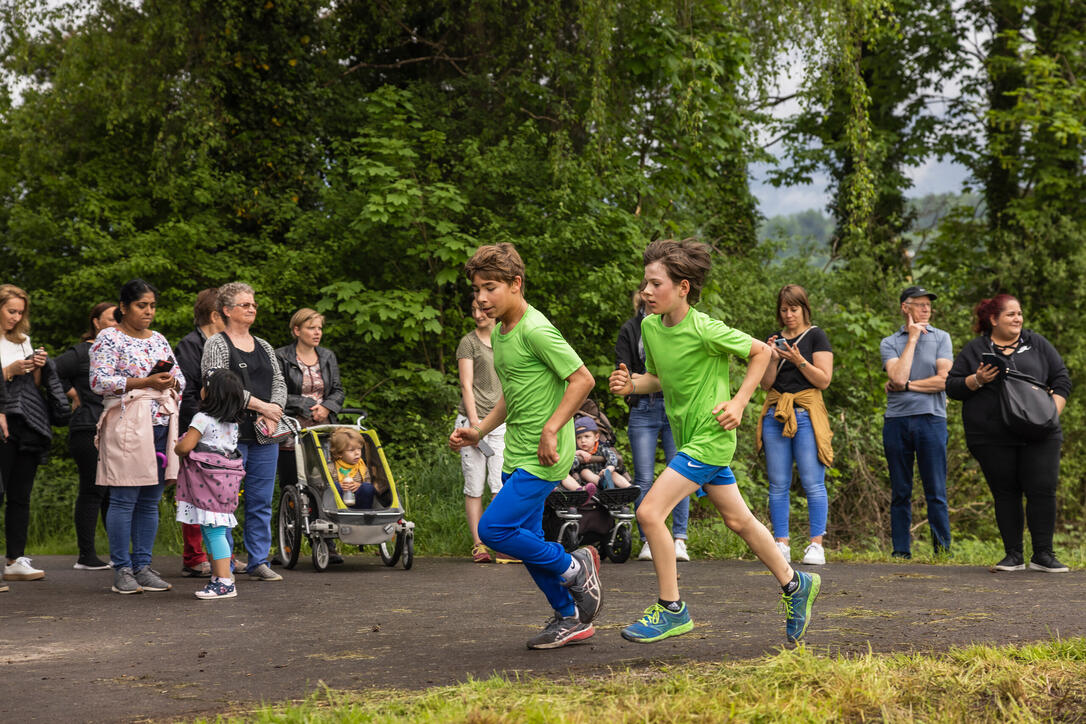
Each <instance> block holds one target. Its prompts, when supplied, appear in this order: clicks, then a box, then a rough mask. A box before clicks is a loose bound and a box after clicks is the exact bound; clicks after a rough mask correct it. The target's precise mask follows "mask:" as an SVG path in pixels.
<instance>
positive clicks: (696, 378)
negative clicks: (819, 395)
mask: <svg viewBox="0 0 1086 724" xmlns="http://www.w3.org/2000/svg"><path fill="white" fill-rule="evenodd" d="M641 338H642V339H643V340H644V342H645V371H646V372H647V373H648V374H650V375H655V376H657V377H659V378H660V384H661V386H662V387H663V388H664V401H665V402H666V403H667V419H668V421H669V422H670V423H671V433H672V435H674V437H675V445H676V447H677V448H678V449H679V452H684V453H686V454H687V455H689V456H690V457H692V458H694V459H695V460H697V461H698V462H702V463H705V464H706V465H719V466H723V465H731V462H732V456H733V455H734V454H735V430H725V429H724V428H722V427H721V426H720V423H719V422H717V420H716V418H715V417H714V416H713V408H714V407H716V406H717V405H719V404H720V403H721V402H726V401H727V400H730V399H731V397H732V393H731V383H730V381H729V380H728V355H729V354H733V355H735V356H737V357H741V358H743V359H746V358H747V356H748V355H750V345H751V342H752V341H753V339H752V338H751V336H750V335H749V334H746V333H745V332H740V331H739V330H737V329H732V328H731V327H729V326H728V325H726V324H724V323H723V322H721V321H719V320H717V319H713V318H712V317H710V316H709V315H707V314H705V313H704V312H699V311H698V310H696V309H693V308H691V309H690V311H689V312H687V314H686V316H685V317H684V318H683V320H682V321H681V322H679V323H678V324H676V325H675V326H674V327H665V326H664V322H663V318H662V317H661V316H660V315H659V314H653V315H651V316H648V317H645V318H644V319H643V320H641Z"/></svg>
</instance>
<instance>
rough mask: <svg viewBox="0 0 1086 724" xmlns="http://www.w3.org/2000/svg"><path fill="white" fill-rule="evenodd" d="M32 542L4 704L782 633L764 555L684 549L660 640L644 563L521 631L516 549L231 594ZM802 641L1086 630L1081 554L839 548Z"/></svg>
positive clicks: (538, 601)
mask: <svg viewBox="0 0 1086 724" xmlns="http://www.w3.org/2000/svg"><path fill="white" fill-rule="evenodd" d="M72 562H73V560H72V558H70V557H60V556H41V557H38V558H35V559H34V563H35V565H37V566H39V567H42V568H44V569H45V570H46V572H47V576H46V578H45V580H42V581H30V582H11V583H10V586H11V591H10V592H8V593H0V678H2V680H3V682H4V688H3V693H2V694H0V721H3V722H7V721H11V722H15V721H18V722H26V721H131V720H137V719H170V720H172V719H184V718H190V717H194V716H199V715H208V716H212V717H214V716H215V715H216V714H218V713H223V712H241V711H245V710H247V709H250V708H252V707H254V706H257V705H259V704H260V703H262V702H265V703H277V702H283V701H288V700H292V699H300V698H303V697H305V696H306V695H307V694H308V693H310V692H312V691H314V690H315V689H318V688H320V687H321V684H322V682H323V684H326V685H328V686H330V687H333V688H345V689H352V688H406V689H419V688H426V687H430V686H435V685H444V684H452V683H455V682H459V681H464V680H466V679H467V678H468V677H475V678H485V677H489V676H491V675H492V674H495V673H497V674H501V675H503V676H509V677H513V676H521V677H523V676H547V677H563V676H564V677H569V676H574V677H584V676H592V675H597V674H605V673H607V672H608V671H611V670H619V669H628V668H638V667H646V666H651V665H655V664H659V663H672V664H673V663H680V662H684V661H726V660H741V659H750V658H755V657H759V656H762V655H765V654H772V653H773V652H774V651H776V650H777V649H779V648H780V647H782V646H783V645H784V643H785V640H784V621H783V618H782V616H781V614H780V613H778V611H777V603H778V601H779V598H780V589H779V587H778V586H777V585H776V582H775V581H774V580H773V579H772V578H771V577H770V575H769V574H768V573H767V572H766V571H765V569H764V568H763V567H762V566H761V565H760V564H758V563H757V562H747V561H694V562H691V563H681V564H680V565H679V572H680V576H681V580H680V587H681V590H682V592H683V596H684V597H685V598H686V600H687V601H688V603H689V605H690V608H691V612H692V615H693V617H694V622H695V627H694V630H693V631H692V632H691V633H689V634H687V635H685V636H681V637H677V638H673V639H667V640H665V641H662V642H660V643H656V644H633V643H629V642H627V641H625V640H623V639H622V638H621V637H620V636H619V631H620V630H621V629H622V628H623V627H624V626H626V625H627V624H629V623H630V622H632V621H634V620H635V619H637V618H638V617H639V616H640V614H641V611H642V610H643V609H644V608H645V607H646V606H648V605H649V604H651V603H652V602H653V601H654V600H655V585H654V584H655V579H654V574H653V570H652V565H651V564H648V563H644V562H637V561H632V560H631V561H629V562H627V563H624V564H621V565H615V564H612V563H604V565H603V568H602V570H601V576H602V583H603V588H604V590H605V598H604V605H603V610H602V612H601V616H600V619H599V621H598V626H597V629H598V632H597V634H596V636H595V637H594V638H593V639H591V640H589V641H588V642H585V643H583V644H580V645H576V646H570V647H566V648H563V649H556V650H553V651H529V650H527V648H526V647H525V642H526V641H527V639H528V638H529V637H531V636H532V635H534V634H535V633H536V632H537V631H538V630H539V629H540V628H541V627H542V625H543V624H544V623H545V621H546V620H547V619H548V618H549V615H550V611H549V610H548V609H547V607H546V602H545V600H544V599H543V598H542V596H541V595H540V594H539V593H538V591H537V590H536V589H535V588H534V587H533V585H532V584H531V581H530V579H529V577H528V575H527V573H526V572H525V571H524V569H523V566H520V565H516V564H509V565H497V564H490V565H477V564H473V563H471V562H470V561H469V560H463V559H450V558H417V559H416V560H415V565H414V567H413V568H412V569H411V570H409V571H405V570H403V569H402V568H400V567H397V568H385V567H384V566H383V565H381V562H380V559H378V558H376V557H373V556H369V555H356V556H350V557H348V559H347V563H346V564H345V565H343V566H336V567H333V568H332V569H330V570H329V571H326V572H324V573H317V572H315V571H314V569H313V567H312V565H311V564H310V563H309V561H308V560H305V561H301V562H300V563H299V565H298V567H297V568H296V569H294V570H292V571H284V576H285V577H286V580H285V581H283V582H281V583H262V582H251V581H249V580H246V579H245V578H244V577H242V579H241V580H240V581H239V583H240V585H239V587H238V591H239V592H238V597H237V598H235V599H230V600H224V601H210V602H207V601H199V600H197V599H196V598H194V597H193V596H192V592H193V591H194V590H196V589H197V588H198V587H200V585H202V584H198V583H197V582H196V581H194V580H193V579H188V578H182V577H181V576H180V575H179V574H178V573H177V572H178V571H179V570H180V567H181V564H180V561H179V560H178V559H176V558H173V559H171V558H163V559H158V560H156V562H155V567H156V568H158V569H159V570H160V571H161V572H162V573H163V574H164V576H165V578H166V579H167V580H168V581H170V582H171V583H173V585H174V588H173V590H172V591H169V592H165V593H144V594H140V595H133V596H120V595H117V594H115V593H112V592H110V590H109V587H110V583H111V582H112V574H111V573H110V572H109V571H97V572H88V571H75V570H72V568H71V564H72ZM819 572H820V573H821V575H822V580H823V583H822V594H821V595H820V597H819V599H818V602H817V604H816V606H815V612H814V617H813V622H812V624H811V628H810V631H809V633H808V645H809V646H811V647H814V648H817V649H818V650H821V651H825V652H827V653H836V652H856V653H862V652H866V651H868V649H869V648H870V649H872V650H874V651H939V650H945V649H946V648H948V647H950V646H953V645H965V644H971V643H985V644H1006V643H1023V642H1028V641H1043V640H1050V639H1053V638H1055V637H1070V636H1083V635H1086V618H1084V617H1083V616H1082V614H1081V610H1080V609H1079V607H1078V605H1077V604H1078V603H1079V602H1081V601H1082V600H1084V599H1086V571H1072V572H1071V573H1069V574H1044V573H1038V572H1032V571H1026V572H1021V573H1003V574H992V573H989V572H988V571H987V570H985V569H983V568H970V567H960V566H957V567H952V566H926V565H915V564H891V563H886V564H842V563H838V564H834V563H832V562H831V564H830V565H828V566H825V567H823V568H821V569H819Z"/></svg>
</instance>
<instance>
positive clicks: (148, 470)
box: [90, 279, 185, 594]
mask: <svg viewBox="0 0 1086 724" xmlns="http://www.w3.org/2000/svg"><path fill="white" fill-rule="evenodd" d="M157 308H158V290H157V289H155V288H154V287H153V286H151V285H150V284H148V283H147V282H145V281H144V280H142V279H133V280H132V281H130V282H128V283H127V284H125V285H124V286H123V287H121V293H120V300H119V302H118V304H117V309H116V310H115V311H114V317H115V318H116V320H117V326H116V327H111V328H108V329H104V330H102V331H101V332H100V333H99V334H98V337H97V338H96V339H95V341H94V345H93V346H92V347H91V351H90V386H91V389H92V390H93V391H94V392H96V393H97V394H99V395H101V396H102V399H103V401H104V406H103V407H104V409H103V411H102V416H101V419H100V421H99V425H98V472H97V478H96V484H97V485H103V486H109V510H108V512H107V513H106V521H107V522H106V535H108V536H109V556H110V559H111V560H112V561H113V591H114V592H116V593H123V594H129V593H140V592H142V591H168V590H169V589H170V588H172V586H171V584H169V583H167V582H166V581H164V580H162V578H161V577H160V576H159V574H158V571H155V570H153V569H152V568H151V552H152V549H153V547H154V543H155V535H156V533H158V501H159V499H160V498H161V497H162V491H163V489H165V487H166V481H167V480H174V479H176V478H177V456H176V455H175V454H174V452H173V446H174V443H175V442H176V440H177V416H178V406H179V404H180V399H181V391H182V390H183V389H184V386H185V377H184V375H183V374H182V373H181V368H180V367H179V366H178V365H177V360H176V359H175V358H174V355H173V350H172V349H170V343H169V342H168V341H166V338H165V337H164V336H162V335H161V334H160V333H158V332H155V331H153V330H152V329H151V324H152V323H153V322H154V320H155V312H156V310H157ZM163 459H165V463H166V464H165V465H162V464H161V463H160V461H161V460H163Z"/></svg>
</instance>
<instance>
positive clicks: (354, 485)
mask: <svg viewBox="0 0 1086 724" xmlns="http://www.w3.org/2000/svg"><path fill="white" fill-rule="evenodd" d="M339 486H340V487H341V488H343V489H344V490H350V491H351V492H352V493H353V492H354V491H356V490H358V489H359V488H361V487H362V484H361V483H359V482H358V481H357V480H355V478H354V476H353V475H352V476H351V477H349V478H344V479H343V480H340V481H339Z"/></svg>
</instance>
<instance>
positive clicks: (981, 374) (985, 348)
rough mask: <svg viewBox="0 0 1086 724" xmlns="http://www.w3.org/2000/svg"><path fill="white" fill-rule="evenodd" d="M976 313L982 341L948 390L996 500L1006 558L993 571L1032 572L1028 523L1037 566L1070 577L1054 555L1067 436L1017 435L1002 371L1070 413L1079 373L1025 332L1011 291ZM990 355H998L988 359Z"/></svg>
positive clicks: (966, 353) (958, 367)
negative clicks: (1022, 378)
mask: <svg viewBox="0 0 1086 724" xmlns="http://www.w3.org/2000/svg"><path fill="white" fill-rule="evenodd" d="M973 314H974V317H975V322H974V326H973V329H974V331H976V332H977V334H978V335H979V336H977V337H976V338H975V339H973V340H972V341H970V342H969V343H968V344H967V345H965V347H963V348H962V351H961V352H959V353H958V356H957V358H956V359H955V360H954V365H953V366H952V367H951V368H950V374H949V375H948V376H947V380H946V393H947V395H948V396H950V397H952V398H953V399H955V400H961V401H962V423H963V426H964V427H965V441H966V444H967V445H968V446H969V452H970V453H972V455H973V457H974V458H976V460H977V462H978V463H979V464H980V469H981V471H982V472H983V473H984V478H985V480H986V481H987V482H988V487H989V489H991V491H992V497H993V498H994V500H995V517H996V525H998V526H999V535H1000V537H1001V538H1002V539H1003V551H1004V553H1005V554H1006V555H1005V556H1004V558H1003V560H1001V561H1000V562H999V563H996V564H995V565H994V566H992V569H991V570H992V571H1021V570H1025V568H1026V563H1025V555H1024V553H1023V548H1022V532H1023V524H1026V525H1028V526H1029V533H1030V538H1031V539H1032V541H1033V555H1032V556H1031V557H1030V561H1029V567H1030V569H1032V570H1035V571H1044V572H1047V573H1064V572H1066V571H1067V570H1068V569H1067V566H1065V565H1063V564H1062V563H1060V561H1059V560H1057V558H1056V556H1055V553H1054V552H1053V550H1052V534H1053V532H1054V531H1055V528H1056V487H1057V486H1058V485H1059V481H1060V449H1061V447H1062V446H1063V431H1062V430H1061V429H1060V426H1059V425H1058V424H1057V425H1056V426H1055V427H1054V428H1053V429H1052V430H1051V431H1050V432H1049V433H1048V434H1047V435H1044V436H1043V437H1041V438H1040V439H1036V440H1027V439H1024V438H1023V437H1022V436H1021V435H1019V434H1016V433H1014V432H1013V431H1011V430H1010V429H1009V428H1008V426H1007V424H1006V423H1005V422H1004V420H1003V413H1002V407H1001V394H1000V393H1001V389H1002V386H1003V384H1004V381H1003V372H1002V369H1003V368H1004V367H1005V368H1008V369H1013V370H1017V371H1019V372H1023V373H1025V374H1028V375H1030V376H1031V377H1033V378H1035V379H1037V380H1039V381H1040V382H1042V383H1043V384H1044V385H1045V386H1046V387H1047V388H1048V392H1049V394H1050V395H1051V396H1052V400H1053V402H1054V403H1055V405H1056V410H1057V411H1058V412H1060V413H1062V412H1063V406H1064V405H1065V404H1066V403H1067V397H1068V395H1069V394H1070V393H1071V376H1070V375H1069V374H1068V372H1067V367H1066V366H1065V365H1064V363H1063V359H1062V358H1061V357H1060V354H1059V352H1057V351H1056V348H1055V347H1053V346H1052V344H1051V343H1050V342H1049V341H1048V340H1047V339H1045V338H1044V337H1042V336H1041V335H1039V334H1037V333H1036V332H1033V331H1031V330H1028V329H1025V328H1024V327H1023V316H1022V306H1021V304H1020V303H1019V302H1018V300H1017V299H1015V298H1014V297H1013V296H1011V295H1010V294H997V295H996V296H994V297H992V298H991V299H983V300H981V302H980V303H979V304H977V306H976V308H975V309H974V310H973ZM985 354H990V355H995V357H988V358H987V362H986V361H985V358H984V357H983V355H985ZM1000 362H1002V364H999V363H1000ZM1023 496H1025V499H1026V508H1025V513H1024V514H1023V510H1022V497H1023Z"/></svg>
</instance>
